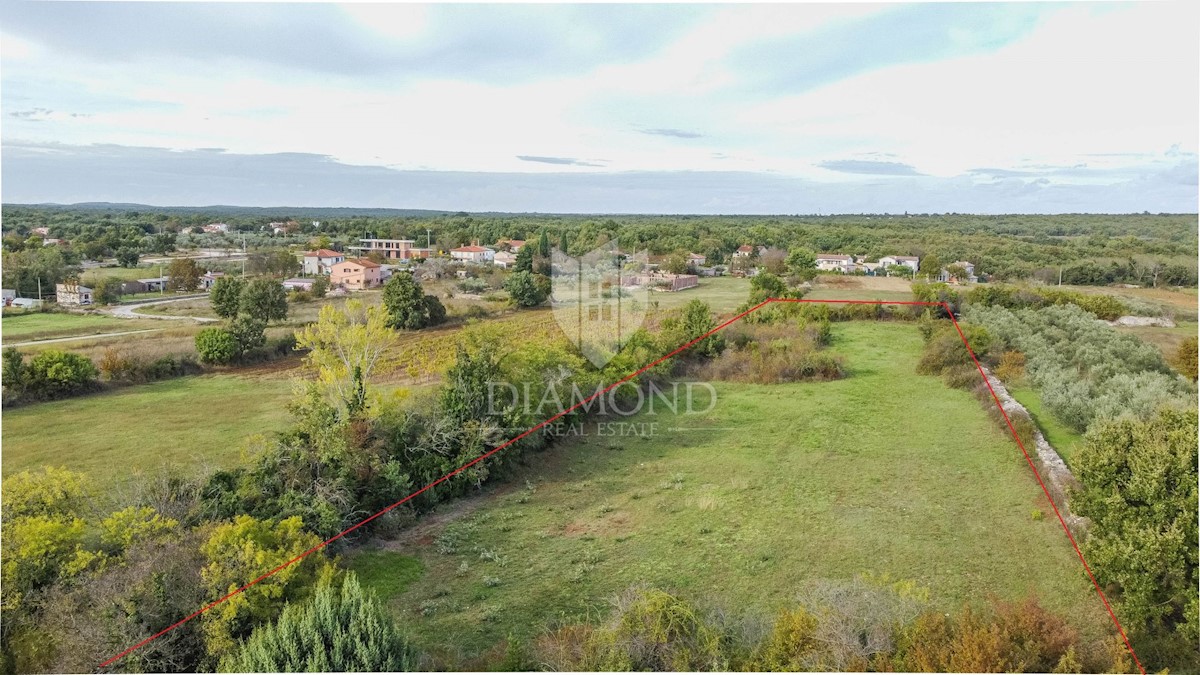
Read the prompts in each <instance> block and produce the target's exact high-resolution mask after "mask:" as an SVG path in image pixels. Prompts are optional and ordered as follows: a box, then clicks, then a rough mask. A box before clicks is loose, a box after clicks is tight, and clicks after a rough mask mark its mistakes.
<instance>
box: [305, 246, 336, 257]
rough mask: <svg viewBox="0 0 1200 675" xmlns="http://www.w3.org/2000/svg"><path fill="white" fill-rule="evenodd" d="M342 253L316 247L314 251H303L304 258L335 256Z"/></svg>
mask: <svg viewBox="0 0 1200 675" xmlns="http://www.w3.org/2000/svg"><path fill="white" fill-rule="evenodd" d="M341 255H342V254H341V253H338V252H337V251H330V250H329V249H327V248H322V249H317V250H316V251H305V252H304V257H305V258H337V257H340V256H341Z"/></svg>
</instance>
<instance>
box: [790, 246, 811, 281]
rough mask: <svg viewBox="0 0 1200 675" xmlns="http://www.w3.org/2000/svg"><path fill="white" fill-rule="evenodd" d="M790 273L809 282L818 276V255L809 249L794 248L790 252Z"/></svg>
mask: <svg viewBox="0 0 1200 675" xmlns="http://www.w3.org/2000/svg"><path fill="white" fill-rule="evenodd" d="M784 264H786V265H787V270H788V273H789V274H791V275H793V276H795V277H799V278H800V279H802V280H804V281H808V280H809V279H812V278H813V277H815V276H816V275H817V254H816V253H814V252H813V251H812V249H808V248H794V249H792V250H791V251H789V252H788V256H787V260H786V261H785V263H784Z"/></svg>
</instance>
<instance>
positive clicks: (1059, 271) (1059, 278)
mask: <svg viewBox="0 0 1200 675" xmlns="http://www.w3.org/2000/svg"><path fill="white" fill-rule="evenodd" d="M1058 285H1059V286H1062V265H1059V266H1058Z"/></svg>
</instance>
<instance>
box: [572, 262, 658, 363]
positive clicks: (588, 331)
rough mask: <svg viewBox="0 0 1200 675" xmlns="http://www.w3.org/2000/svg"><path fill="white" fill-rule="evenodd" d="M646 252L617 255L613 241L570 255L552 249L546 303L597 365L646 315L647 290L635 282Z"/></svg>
mask: <svg viewBox="0 0 1200 675" xmlns="http://www.w3.org/2000/svg"><path fill="white" fill-rule="evenodd" d="M647 260H648V256H647V255H646V253H645V251H642V252H639V253H637V254H634V255H627V254H623V253H621V252H620V251H619V250H618V248H617V242H615V241H610V242H608V243H607V244H602V245H601V246H599V247H597V248H595V249H593V250H591V251H589V252H588V253H587V254H586V255H584V256H582V257H580V258H575V257H572V256H569V255H567V254H565V253H563V252H562V251H559V250H558V249H555V250H554V252H553V255H552V259H551V273H550V282H551V291H550V307H551V310H552V311H553V312H554V319H555V320H556V321H557V322H558V325H559V327H560V328H562V331H563V333H565V334H566V335H567V338H568V339H569V340H570V341H571V344H573V345H575V347H576V349H578V350H579V352H580V353H581V354H583V355H584V356H585V357H586V358H587V359H588V360H589V361H591V362H592V364H593V365H595V366H596V367H597V368H603V367H604V365H605V364H607V363H608V362H609V361H610V360H611V359H612V358H613V357H614V356H616V355H617V353H619V352H620V351H621V348H622V347H624V346H625V343H626V341H627V340H628V339H629V336H631V335H633V333H634V331H636V330H637V329H638V328H640V327H641V325H642V321H643V320H645V318H646V308H647V305H648V298H649V289H648V287H647V286H646V285H645V284H643V283H640V282H641V276H642V274H643V273H644V270H645V267H646V263H647Z"/></svg>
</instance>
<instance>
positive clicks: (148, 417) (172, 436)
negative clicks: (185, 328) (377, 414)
mask: <svg viewBox="0 0 1200 675" xmlns="http://www.w3.org/2000/svg"><path fill="white" fill-rule="evenodd" d="M290 395H291V385H290V382H289V380H288V378H286V377H284V376H281V375H275V374H273V375H269V376H265V377H254V376H238V375H229V374H221V375H204V376H199V377H181V378H176V379H173V380H165V381H163V382H156V383H153V384H146V385H138V386H133V387H126V388H122V389H117V390H114V391H111V392H107V393H102V394H96V395H93V396H85V397H80V398H73V399H67V400H64V401H55V402H51V403H38V404H35V405H29V406H23V407H20V408H14V409H9V410H5V411H4V417H3V429H4V438H3V440H4V445H3V453H4V454H3V465H4V475H5V476H8V475H10V474H12V473H16V472H19V471H23V470H26V469H31V470H36V469H39V468H40V467H42V466H46V465H53V466H65V467H67V468H68V469H71V470H73V471H80V472H83V473H86V474H87V475H88V476H90V477H91V479H92V481H93V486H94V487H95V488H96V490H97V492H98V493H102V492H103V491H105V490H108V489H111V488H114V487H118V486H120V485H121V484H123V483H124V482H126V481H129V480H131V479H134V478H135V477H136V476H138V475H144V474H147V473H151V472H154V471H157V470H159V469H161V468H162V467H165V466H170V467H172V468H174V469H178V470H180V471H181V472H183V473H187V474H191V475H198V474H200V473H201V472H202V471H203V469H204V468H206V467H207V468H216V467H221V466H230V465H231V464H233V463H234V462H236V461H237V459H238V457H239V448H240V447H241V445H242V442H243V440H244V439H245V438H246V437H248V436H250V435H251V434H255V433H263V434H266V433H269V432H272V431H278V430H282V429H283V428H284V426H285V425H286V423H287V420H288V413H287V410H286V409H285V405H286V403H287V401H288V399H289V397H290Z"/></svg>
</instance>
